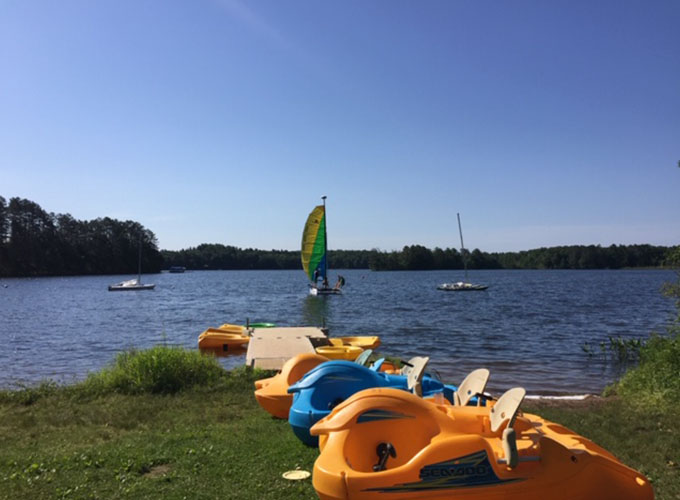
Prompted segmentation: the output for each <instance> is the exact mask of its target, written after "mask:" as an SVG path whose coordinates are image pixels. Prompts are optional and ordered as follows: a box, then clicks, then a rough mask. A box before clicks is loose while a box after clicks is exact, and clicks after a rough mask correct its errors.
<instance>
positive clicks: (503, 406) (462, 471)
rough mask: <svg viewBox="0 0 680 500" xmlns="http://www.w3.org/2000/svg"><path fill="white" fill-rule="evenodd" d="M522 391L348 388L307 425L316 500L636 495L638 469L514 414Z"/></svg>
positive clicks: (641, 493)
mask: <svg viewBox="0 0 680 500" xmlns="http://www.w3.org/2000/svg"><path fill="white" fill-rule="evenodd" d="M524 394H525V393H524V389H522V388H515V389H511V390H510V391H508V392H506V393H505V394H504V395H503V396H501V397H500V398H499V399H498V401H497V402H496V403H495V404H494V405H490V406H487V407H481V406H463V407H461V406H451V405H438V404H435V403H432V402H428V401H425V400H423V399H421V398H419V397H417V396H415V395H413V394H411V393H408V392H406V391H400V390H398V389H368V390H364V391H361V392H358V393H356V394H354V395H353V396H352V397H351V398H349V399H347V400H346V401H344V402H343V403H341V404H340V405H338V406H337V407H335V409H334V410H333V412H332V413H331V414H330V415H328V416H327V417H325V418H324V419H322V420H320V421H319V422H317V423H316V424H315V425H314V426H313V427H312V428H311V434H312V435H319V436H320V441H319V447H320V449H321V453H320V455H319V457H318V458H317V460H316V462H315V464H314V476H313V485H314V488H315V490H316V492H317V494H318V496H319V498H321V499H322V500H331V499H332V500H337V499H350V498H352V499H356V498H361V499H362V500H372V499H383V498H384V499H390V500H404V499H423V498H437V499H451V500H454V499H455V500H480V499H494V500H501V499H508V500H520V499H521V500H544V499H551V500H567V499H569V500H573V499H581V500H586V499H597V500H615V499H616V500H618V499H624V498H625V499H627V500H638V499H640V500H642V499H645V500H646V499H653V498H654V494H653V491H652V487H651V485H650V483H649V481H648V480H647V478H645V477H644V476H643V475H641V474H639V473H638V472H636V471H635V470H633V469H630V468H629V467H627V466H625V465H624V464H622V463H621V462H619V461H618V460H617V459H616V458H615V457H614V456H613V455H612V454H611V453H609V452H607V451H606V450H604V449H603V448H601V447H599V446H597V445H596V444H595V443H593V442H592V441H589V440H588V439H586V438H584V437H582V436H579V435H578V434H576V433H574V432H573V431H571V430H569V429H567V428H566V427H563V426H561V425H559V424H556V423H553V422H549V421H547V420H544V419H542V418H541V417H539V416H536V415H531V414H521V413H520V412H519V406H520V404H521V402H522V400H523V398H524Z"/></svg>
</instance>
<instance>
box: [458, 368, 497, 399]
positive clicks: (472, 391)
mask: <svg viewBox="0 0 680 500" xmlns="http://www.w3.org/2000/svg"><path fill="white" fill-rule="evenodd" d="M488 380H489V370H487V369H486V368H478V369H477V370H474V371H472V372H470V373H469V374H468V376H467V377H465V380H463V382H462V383H461V384H460V385H459V386H458V390H457V391H456V392H455V393H454V395H453V398H454V404H455V405H456V406H466V405H467V404H468V402H469V401H470V399H472V398H473V397H475V396H477V406H480V405H481V403H482V397H481V395H482V394H483V393H484V389H485V388H486V383H487V382H488Z"/></svg>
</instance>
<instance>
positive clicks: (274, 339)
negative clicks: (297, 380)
mask: <svg viewBox="0 0 680 500" xmlns="http://www.w3.org/2000/svg"><path fill="white" fill-rule="evenodd" d="M327 344H329V341H328V337H327V336H326V333H325V332H324V330H323V329H321V328H317V327H312V326H302V327H281V328H255V329H253V333H252V336H251V338H250V342H248V352H247V353H246V365H247V366H250V367H252V368H262V369H263V370H280V369H281V368H282V367H283V364H284V363H285V362H286V361H288V360H289V359H290V358H292V357H294V356H297V355H298V354H301V353H303V352H311V353H314V352H316V351H315V348H316V347H318V346H321V345H327Z"/></svg>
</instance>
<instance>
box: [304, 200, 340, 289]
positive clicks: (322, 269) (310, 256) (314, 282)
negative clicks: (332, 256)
mask: <svg viewBox="0 0 680 500" xmlns="http://www.w3.org/2000/svg"><path fill="white" fill-rule="evenodd" d="M321 199H322V200H323V205H318V206H316V207H314V210H312V211H311V213H310V214H309V217H307V222H306V223H305V228H304V230H303V231H302V250H301V258H302V269H304V271H305V273H306V274H307V277H308V278H309V281H310V283H309V293H310V294H311V295H337V294H339V293H341V289H342V287H343V285H344V284H345V278H343V277H342V276H338V281H337V282H336V283H335V285H334V286H333V287H331V286H329V284H328V242H327V237H326V197H325V196H322V197H321ZM319 280H321V285H319Z"/></svg>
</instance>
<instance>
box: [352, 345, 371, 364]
mask: <svg viewBox="0 0 680 500" xmlns="http://www.w3.org/2000/svg"><path fill="white" fill-rule="evenodd" d="M371 354H373V349H364V352H362V353H361V354H359V355H358V356H357V359H355V360H354V362H355V363H357V364H360V365H361V366H366V363H368V358H370V357H371Z"/></svg>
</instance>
